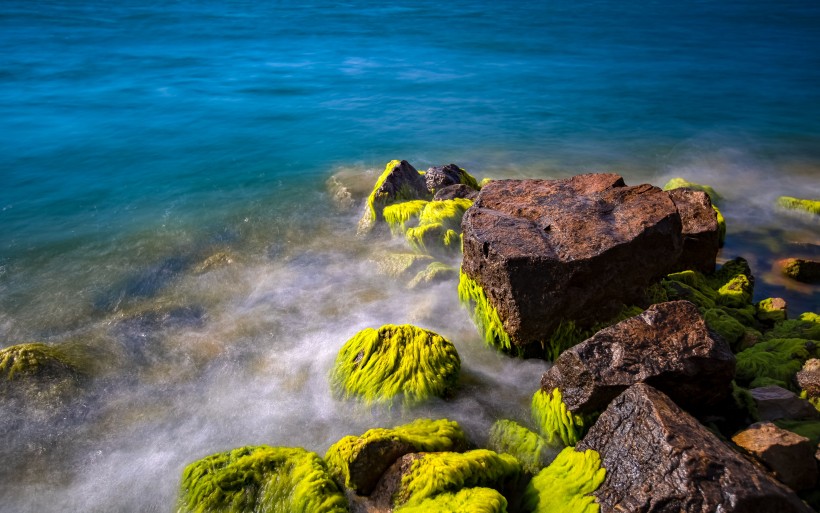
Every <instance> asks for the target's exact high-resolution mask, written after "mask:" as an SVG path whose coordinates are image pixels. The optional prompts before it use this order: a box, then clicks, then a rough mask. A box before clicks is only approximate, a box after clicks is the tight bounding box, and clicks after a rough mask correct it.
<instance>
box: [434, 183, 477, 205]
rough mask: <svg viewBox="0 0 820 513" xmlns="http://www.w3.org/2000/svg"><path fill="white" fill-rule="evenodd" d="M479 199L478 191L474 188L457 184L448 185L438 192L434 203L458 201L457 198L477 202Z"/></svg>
mask: <svg viewBox="0 0 820 513" xmlns="http://www.w3.org/2000/svg"><path fill="white" fill-rule="evenodd" d="M477 197H478V191H477V190H475V189H473V188H472V187H468V186H466V185H464V184H461V183H459V184H455V185H448V186H446V187H442V188H441V189H438V190H437V191H436V194H435V196H433V201H444V200H448V199H456V198H466V199H468V200H472V201H475V199H476V198H477Z"/></svg>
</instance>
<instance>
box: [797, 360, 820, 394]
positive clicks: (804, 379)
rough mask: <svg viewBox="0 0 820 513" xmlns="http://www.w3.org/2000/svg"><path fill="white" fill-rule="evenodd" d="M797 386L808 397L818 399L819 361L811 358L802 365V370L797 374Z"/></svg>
mask: <svg viewBox="0 0 820 513" xmlns="http://www.w3.org/2000/svg"><path fill="white" fill-rule="evenodd" d="M797 384H798V385H799V386H800V389H801V390H805V391H806V395H807V396H808V397H810V398H812V399H815V398H818V397H820V360H818V359H817V358H811V359H810V360H807V361H806V363H804V364H803V369H802V370H800V372H798V373H797Z"/></svg>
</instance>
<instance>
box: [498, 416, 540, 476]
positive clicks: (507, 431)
mask: <svg viewBox="0 0 820 513" xmlns="http://www.w3.org/2000/svg"><path fill="white" fill-rule="evenodd" d="M488 446H489V448H490V449H492V450H494V451H496V452H499V453H504V454H509V455H511V456H515V458H516V459H517V460H518V461H520V462H521V465H522V466H523V468H524V470H525V471H526V472H528V473H530V474H535V473H537V472H538V471H539V470H541V469H542V468H544V467H545V466H547V465H549V463H550V461H552V459H553V457H554V455H555V454H554V451H555V446H554V445H552V444H550V443H549V442H548V441H547V440H546V439H545V438H544V437H542V436H541V435H539V434H538V433H535V432H533V431H530V430H529V429H527V428H525V427H524V426H522V425H520V424H518V423H517V422H514V421H512V420H498V421H496V422H495V424H493V426H492V428H490V440H489V442H488Z"/></svg>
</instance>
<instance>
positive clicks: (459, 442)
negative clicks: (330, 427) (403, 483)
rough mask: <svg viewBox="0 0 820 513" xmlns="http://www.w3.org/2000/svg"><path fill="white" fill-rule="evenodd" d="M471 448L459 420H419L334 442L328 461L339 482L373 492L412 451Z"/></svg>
mask: <svg viewBox="0 0 820 513" xmlns="http://www.w3.org/2000/svg"><path fill="white" fill-rule="evenodd" d="M466 447H467V440H466V438H465V436H464V431H462V430H461V427H460V426H459V425H458V423H456V422H454V421H450V420H446V419H441V420H429V419H418V420H415V421H413V422H411V423H410V424H405V425H403V426H398V427H395V428H392V429H386V428H376V429H371V430H369V431H367V432H366V433H364V434H363V435H361V436H346V437H344V438H342V439H341V440H339V441H338V442H336V443H335V444H333V445H331V446H330V448H329V449H328V450H327V454H325V461H327V466H328V468H329V470H330V473H331V475H332V476H333V478H334V479H335V480H336V482H337V483H339V484H340V485H342V486H344V487H345V488H351V489H353V490H355V491H356V493H358V494H360V495H369V494H370V493H371V492H372V491H373V488H374V487H375V486H376V483H377V482H378V480H379V478H380V477H381V476H382V474H383V473H384V471H385V470H387V468H388V467H390V465H392V464H393V463H394V462H395V461H396V460H397V459H399V458H400V457H402V456H404V455H405V454H409V453H412V452H432V451H463V450H465V449H466Z"/></svg>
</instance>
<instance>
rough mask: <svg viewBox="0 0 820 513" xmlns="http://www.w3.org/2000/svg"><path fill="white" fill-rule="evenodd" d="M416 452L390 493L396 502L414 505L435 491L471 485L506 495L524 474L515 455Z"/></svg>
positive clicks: (452, 489)
mask: <svg viewBox="0 0 820 513" xmlns="http://www.w3.org/2000/svg"><path fill="white" fill-rule="evenodd" d="M412 456H414V455H407V456H405V458H409V457H412ZM417 456H418V457H417V458H415V457H414V458H411V459H412V463H410V465H409V468H407V470H406V471H404V472H402V478H401V484H400V486H399V488H398V490H397V491H396V492H395V493H394V494H393V504H394V505H395V506H417V505H420V504H422V503H424V501H425V500H427V499H429V498H431V497H435V496H436V495H439V494H442V493H453V492H458V491H459V490H462V489H464V488H473V487H479V488H492V489H494V490H497V491H499V492H501V493H502V495H504V494H507V495H505V496H507V498H508V499H509V498H510V497H509V496H508V494H509V493H510V492H511V491H515V490H516V489H517V487H518V486H519V485H520V480H521V478H522V475H523V471H522V469H521V464H520V463H519V462H518V460H516V459H515V458H514V457H512V456H510V455H509V454H498V453H495V452H493V451H489V450H486V449H477V450H474V451H468V452H465V453H456V452H431V453H426V454H421V455H417Z"/></svg>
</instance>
